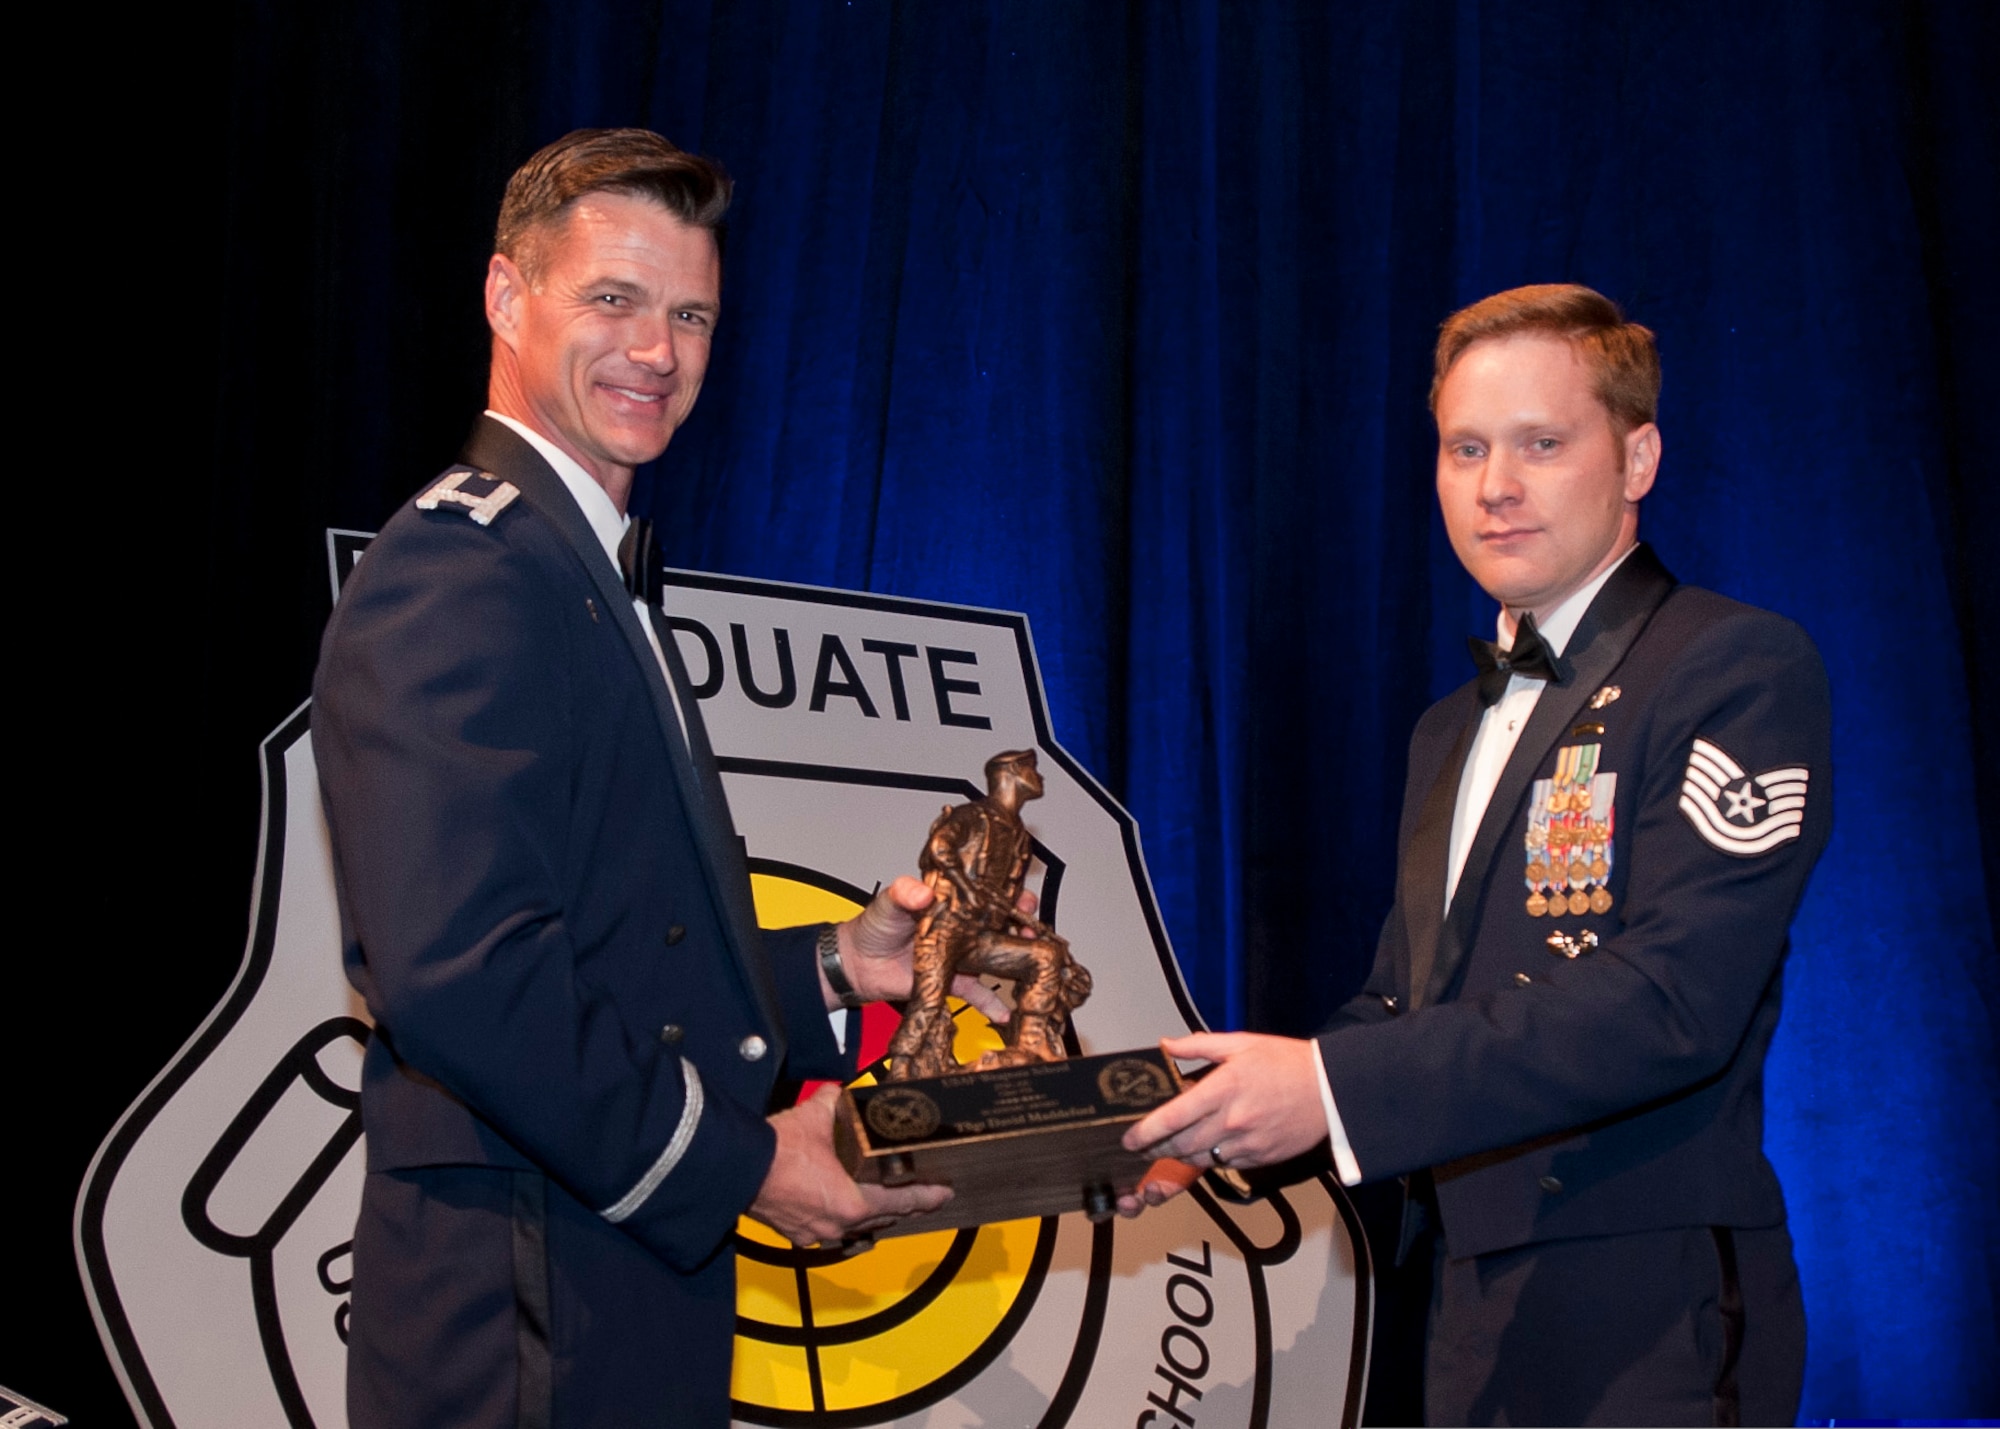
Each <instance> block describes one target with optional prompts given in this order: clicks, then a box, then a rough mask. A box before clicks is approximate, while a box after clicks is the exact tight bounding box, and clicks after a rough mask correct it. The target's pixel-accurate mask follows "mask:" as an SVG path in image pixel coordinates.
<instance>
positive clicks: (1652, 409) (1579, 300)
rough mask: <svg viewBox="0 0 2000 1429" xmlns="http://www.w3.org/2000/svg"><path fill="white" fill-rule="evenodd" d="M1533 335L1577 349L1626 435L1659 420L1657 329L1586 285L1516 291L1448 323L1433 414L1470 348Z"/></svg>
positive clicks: (1481, 303)
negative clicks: (1455, 366) (1628, 315)
mask: <svg viewBox="0 0 2000 1429" xmlns="http://www.w3.org/2000/svg"><path fill="white" fill-rule="evenodd" d="M1528 333H1535V334H1545V335H1547V336H1549V337H1559V338H1561V339H1563V340H1564V341H1565V342H1567V343H1569V344H1570V346H1572V347H1573V348H1575V349H1576V353H1577V356H1578V357H1580V358H1581V359H1582V360H1583V363H1584V365H1585V366H1586V367H1588V368H1589V369H1590V373H1591V378H1592V384H1591V385H1592V389H1593V390H1594V391H1595V392H1596V394H1597V400H1598V401H1600V402H1602V403H1603V404H1604V409H1605V410H1606V411H1607V412H1609V413H1610V414H1611V422H1612V425H1613V426H1614V427H1616V428H1617V430H1618V434H1619V435H1620V436H1623V435H1624V434H1625V433H1627V432H1629V431H1631V430H1632V429H1633V428H1634V427H1643V426H1645V425H1646V424H1647V423H1648V422H1651V421H1653V420H1654V419H1655V418H1656V416H1657V415H1658V413H1659V409H1660V352H1659V349H1658V348H1657V347H1655V346H1654V345H1653V331H1652V329H1651V328H1647V327H1642V326H1641V325H1640V324H1638V323H1632V322H1627V321H1625V314H1624V313H1623V312H1621V311H1619V308H1618V304H1616V303H1614V302H1612V301H1611V299H1609V298H1607V297H1605V296H1604V295H1603V294H1602V293H1600V292H1597V291H1596V290H1595V289H1592V288H1586V287H1584V286H1583V285H1582V284H1581V283H1535V284H1532V285H1530V286H1528V287H1525V288H1509V289H1508V290H1507V291H1506V292H1504V293H1495V294H1494V295H1493V296H1492V297H1490V298H1481V299H1480V300H1479V301H1478V302H1476V303H1474V304H1472V306H1470V307H1466V308H1460V309H1459V310H1458V311H1457V312H1455V313H1453V314H1452V315H1451V316H1450V317H1448V318H1446V319H1445V320H1444V326H1443V328H1442V329H1441V330H1440V331H1439V333H1438V343H1437V358H1436V363H1435V366H1434V368H1433V372H1432V377H1431V415H1432V416H1436V415H1437V403H1438V390H1439V389H1440V388H1441V387H1443V386H1444V379H1445V377H1446V375H1447V374H1448V373H1450V371H1451V369H1452V365H1453V364H1454V363H1456V362H1457V361H1458V359H1459V358H1461V357H1463V356H1465V350H1466V349H1467V348H1469V347H1471V346H1472V345H1473V344H1474V343H1475V342H1488V341H1493V340H1497V339H1501V338H1509V337H1520V336H1522V335H1523V334H1528Z"/></svg>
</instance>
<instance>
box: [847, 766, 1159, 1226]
mask: <svg viewBox="0 0 2000 1429" xmlns="http://www.w3.org/2000/svg"><path fill="white" fill-rule="evenodd" d="M986 783H987V794H986V797H985V798H983V799H975V800H973V801H972V802H970V803H967V804H960V805H958V806H957V807H956V808H947V809H945V811H944V812H943V813H941V814H939V815H938V817H937V820H936V822H934V823H933V824H932V825H931V831H930V835H929V837H928V838H927V839H926V840H925V842H924V851H923V853H922V855H921V856H920V857H919V858H918V860H917V866H918V869H919V871H920V872H921V873H922V874H923V876H924V881H925V882H926V883H927V884H929V885H930V888H931V891H932V893H933V894H934V895H935V901H934V902H933V903H932V904H931V906H930V908H929V909H928V910H926V912H925V913H924V916H923V917H922V919H920V920H919V922H918V924H917V935H916V948H915V954H914V958H913V968H912V987H911V993H910V1002H909V1006H908V1008H907V1009H906V1010H905V1011H904V1013H903V1024H902V1026H901V1027H900V1028H898V1029H897V1032H896V1036H895V1038H894V1039H893V1040H892V1041H891V1042H890V1044H889V1055H890V1058H891V1064H890V1069H889V1080H888V1081H887V1082H885V1083H883V1084H882V1085H879V1086H874V1087H850V1088H849V1089H848V1090H847V1091H846V1092H845V1093H843V1094H842V1096H841V1098H840V1105H839V1109H838V1111H837V1112H836V1114H835V1118H834V1150H835V1152H836V1153H837V1154H838V1155H839V1157H840V1160H841V1163H842V1165H844V1166H845V1167H846V1168H847V1171H848V1174H850V1175H852V1176H853V1177H854V1178H855V1179H856V1180H857V1181H863V1182H873V1183H879V1184H881V1185H888V1186H896V1185H903V1184H907V1183H909V1182H912V1181H927V1182H933V1183H936V1184H941V1185H948V1186H950V1187H951V1188H952V1192H953V1195H952V1199H951V1200H950V1201H949V1202H948V1203H947V1204H946V1205H945V1206H944V1207H943V1208H941V1209H940V1210H937V1211H935V1212H932V1213H931V1214H929V1215H924V1216H911V1217H909V1218H907V1219H905V1220H903V1221H901V1222H899V1223H897V1225H896V1226H895V1227H894V1228H893V1229H892V1230H891V1231H889V1232H887V1234H890V1235H910V1234H915V1233H917V1232H920V1231H931V1230H945V1229H950V1228H954V1227H958V1226H971V1225H983V1224H986V1223H988V1222H991V1221H1002V1220H1015V1219H1018V1218H1021V1217H1025V1216H1045V1215H1055V1214H1060V1213H1062V1212H1065V1211H1075V1210H1082V1211H1085V1212H1087V1213H1088V1214H1089V1215H1090V1217H1091V1219H1093V1220H1102V1219H1104V1218H1106V1217H1108V1216H1110V1215H1111V1214H1112V1213H1113V1208H1114V1206H1115V1204H1116V1201H1117V1198H1118V1197H1119V1196H1121V1195H1124V1194H1126V1193H1127V1192H1130V1191H1131V1190H1133V1189H1134V1188H1135V1187H1137V1186H1138V1184H1139V1182H1140V1179H1141V1178H1142V1177H1143V1176H1144V1174H1145V1172H1146V1168H1147V1167H1148V1166H1149V1165H1150V1164H1151V1161H1150V1160H1149V1159H1148V1158H1146V1157H1143V1156H1138V1155H1134V1154H1133V1153H1131V1152H1129V1151H1126V1150H1125V1149H1124V1148H1123V1147H1122V1146H1120V1145H1119V1138H1120V1137H1121V1136H1123V1135H1124V1132H1125V1128H1126V1127H1127V1126H1129V1125H1130V1124H1131V1123H1132V1122H1134V1121H1137V1120H1138V1119H1139V1118H1140V1117H1142V1116H1144V1115H1145V1114H1146V1113H1147V1112H1148V1111H1150V1110H1151V1109H1152V1108H1154V1107H1156V1106H1158V1105H1160V1104H1161V1103H1162V1102H1165V1101H1169V1100H1171V1099H1172V1098H1173V1097H1174V1096H1175V1095H1177V1094H1178V1093H1179V1091H1180V1089H1181V1077H1180V1073H1179V1071H1178V1070H1177V1069H1176V1068H1175V1067H1174V1064H1173V1063H1172V1062H1171V1061H1170V1060H1168V1058H1167V1057H1166V1056H1165V1054H1164V1053H1162V1052H1161V1051H1160V1050H1159V1049H1158V1048H1147V1049H1144V1050H1141V1051H1133V1052H1112V1053H1106V1054H1101V1055H1097V1056H1091V1057H1078V1058H1074V1059H1067V1058H1066V1053H1065V1049H1064V1046H1063V1038H1064V1033H1065V1031H1066V1030H1067V1028H1068V1026H1069V1016H1070V1013H1071V1012H1072V1011H1074V1010H1075V1009H1076V1008H1077V1007H1078V1006H1079V1005H1080V1004H1081V1003H1082V1002H1083V1001H1084V999H1085V998H1087V997H1089V996H1090V974H1089V972H1088V971H1086V970H1085V968H1084V967H1083V965H1082V964H1081V963H1078V962H1077V961H1076V960H1075V959H1074V958H1072V957H1071V956H1070V951H1069V944H1068V942H1067V941H1065V940H1064V939H1063V938H1062V936H1061V935H1059V934H1058V933H1057V932H1056V931H1055V930H1054V929H1053V928H1051V927H1049V926H1048V925H1047V924H1046V923H1044V922H1042V921H1041V920H1040V919H1038V918H1036V917H1035V916H1033V915H1032V914H1029V913H1024V912H1022V911H1021V908H1020V901H1019V900H1020V897H1021V888H1022V882H1023V880H1024V879H1025V877H1026V876H1027V872H1028V862H1029V860H1030V858H1031V857H1032V856H1033V843H1032V841H1031V840H1030V838H1029V836H1028V830H1027V826H1026V825H1025V824H1023V823H1022V822H1021V812H1020V811H1021V805H1022V804H1023V803H1025V802H1026V801H1028V800H1029V799H1035V798H1039V797H1040V796H1041V793H1042V776H1041V772H1040V770H1038V769H1037V768H1036V766H1035V753H1034V751H1033V750H1012V751H1008V752H1006V753H1003V754H997V755H995V756H994V757H993V758H992V759H990V760H988V761H987V764H986ZM960 973H968V974H974V975H977V974H989V975H993V976H997V977H1003V978H1009V979H1011V980H1013V982H1014V984H1015V987H1016V993H1015V1003H1014V1012H1013V1016H1012V1018H1011V1019H1010V1020H1009V1022H1008V1023H1007V1025H1006V1028H1005V1038H1006V1046H1005V1047H1003V1048H1002V1049H1000V1050H999V1051H995V1052H988V1053H986V1054H985V1055H984V1056H982V1057H980V1058H979V1060H978V1061H976V1062H973V1063H970V1064H967V1065H964V1066H961V1065H959V1063H958V1061H957V1059H956V1058H955V1057H954V1056H953V1055H952V1036H953V1033H954V1030H955V1027H954V1023H953V1021H952V1017H951V1012H950V1009H949V1008H948V1007H947V1006H946V1003H945V994H946V993H947V992H948V991H949V990H950V988H951V985H952V980H953V979H954V978H955V977H957V976H958V975H959V974H960Z"/></svg>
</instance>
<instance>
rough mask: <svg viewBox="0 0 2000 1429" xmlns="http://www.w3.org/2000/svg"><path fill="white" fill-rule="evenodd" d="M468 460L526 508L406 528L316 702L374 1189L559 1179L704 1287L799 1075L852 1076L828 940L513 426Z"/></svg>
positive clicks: (397, 533) (558, 488) (581, 526)
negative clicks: (436, 1180) (792, 911)
mask: <svg viewBox="0 0 2000 1429" xmlns="http://www.w3.org/2000/svg"><path fill="white" fill-rule="evenodd" d="M465 462H466V465H467V466H468V467H470V468H473V469H476V470H483V471H485V472H488V473H491V474H492V475H493V476H495V477H497V478H499V479H500V480H502V481H505V482H508V483H511V484H512V485H513V486H514V487H516V488H517V489H518V491H519V493H520V494H519V496H518V498H517V499H515V500H513V501H512V502H511V504H509V505H507V506H506V507H505V508H504V509H502V510H499V511H498V512H497V513H496V514H493V516H492V519H491V521H490V524H484V525H482V524H480V523H478V522H477V521H475V520H473V519H472V517H471V515H470V514H469V513H468V512H467V511H466V510H465V509H463V508H459V507H454V506H452V505H450V504H448V503H447V504H441V505H440V506H439V507H438V509H436V510H431V511H423V510H419V509H417V507H416V506H415V505H408V506H405V507H403V508H402V509H401V510H400V511H398V512H397V513H396V515H395V516H394V518H393V519H391V520H390V521H389V523H388V524H387V526H386V527H385V528H384V529H383V531H382V533H381V534H380V536H378V537H377V538H376V540H375V541H374V543H373V544H372V545H371V546H370V548H369V549H368V551H367V553H366V555H365V556H364V557H363V558H362V560H361V562H360V564H359V566H358V567H357V568H356V570H355V571H354V574H353V575H352V577H351V578H350V579H349V581H348V582H347V585H346V588H345V590H344V591H343V592H342V594H341V598H340V602H339V605H338V608H337V609H336V610H335V612H334V616H333V620H332V623H331V624H330V625H329V627H328V629H327V634H326V640H325V644H324V648H323V653H322V658H321V664H320V670H319V675H318V678H317V680H316V682H315V687H314V697H315V708H314V713H313V744H314V752H315V755H316V757H317V759H318V762H319V769H320V775H321V783H322V788H323V791H324V797H325V803H326V814H327V824H328V828H329V830H330V832H331V835H332V841H333V851H334V861H335V866H336V871H337V876H338V881H339V891H340V902H341V910H342V916H343V921H344V925H345V926H344V933H345V939H346V961H347V970H348V975H349V977H350V978H351V980H352V981H353V983H354V985H355V987H356V988H358V989H359V990H360V992H361V994H362V995H363V997H364V998H366V1000H367V1003H368V1008H369V1011H370V1012H371V1013H372V1014H373V1016H374V1018H375V1020H376V1035H375V1037H374V1038H373V1040H372V1041H371V1043H370V1045H369V1048H368V1052H367V1059H366V1065H365V1072H364V1082H363V1089H362V1115H363V1122H364V1127H365V1130H366V1135H367V1143H368V1165H369V1169H370V1170H372V1171H385V1170H397V1169H405V1168H413V1167H430V1166H447V1165H473V1166H494V1167H513V1168H535V1169H539V1170H541V1171H543V1172H545V1173H546V1174H547V1175H548V1176H549V1177H551V1178H552V1179H554V1180H555V1181H557V1182H559V1183H560V1184H561V1185H562V1186H563V1187H564V1188H565V1189H567V1190H568V1191H569V1192H570V1194H571V1195H573V1196H575V1197H576V1198H577V1199H578V1200H579V1201H581V1202H582V1203H583V1204H584V1205H586V1206H588V1207H592V1208H594V1209H598V1210H601V1211H611V1212H612V1213H613V1218H614V1219H616V1220H617V1221H618V1223H619V1224H621V1225H622V1226H623V1228H624V1229H625V1230H626V1231H628V1232H629V1233H630V1234H631V1235H633V1236H634V1237H636V1238H637V1239H638V1241H639V1242H640V1243H641V1244H643V1245H644V1246H645V1247H647V1248H648V1249H649V1250H650V1251H652V1252H653V1253H654V1254H656V1255H657V1256H658V1257H659V1258H660V1259H661V1260H663V1261H665V1262H666V1263H668V1264H669V1265H671V1266H674V1267H676V1268H678V1269H681V1270H692V1269H693V1268H695V1267H697V1266H699V1265H701V1264H702V1263H703V1262H706V1261H709V1260H711V1259H712V1258H713V1257H714V1255H715V1252H716V1251H717V1249H718V1248H719V1247H721V1246H722V1245H724V1244H725V1243H726V1241H727V1239H728V1236H729V1233H730V1231H731V1229H732V1227H733V1226H734V1224H735V1220H736V1217H737V1215H738V1214H739V1213H740V1212H742V1211H743V1210H744V1209H745V1208H746V1207H747V1206H748V1205H749V1203H750V1202H751V1200H752V1199H753V1197H754V1196H755V1195H756V1192H757V1189H758V1187H759V1185H760V1184H761V1182H762V1180H763V1177H764V1175H765V1172H766V1171H767V1169H768V1168H769V1165H770V1160H771V1156H772V1151H773V1136H772V1133H771V1131H770V1129H769V1127H768V1125H767V1124H766V1122H765V1120H764V1118H765V1114H766V1112H767V1110H768V1105H767V1104H768V1103H769V1101H770V1098H771V1095H772V1089H773V1085H774V1081H775V1079H776V1078H777V1077H778V1075H779V1073H780V1068H781V1066H782V1067H783V1069H784V1072H785V1074H787V1075H790V1076H795V1077H807V1076H837V1075H839V1074H840V1072H841V1059H840V1055H839V1052H838V1049H837V1046H836V1044H835V1042H834V1039H833V1036H832V1033H831V1030H830V1028H829V1024H828V1021H827V1017H826V1012H825V1008H824V1006H823V1004H822V1003H821V1000H820V996H821V995H820V991H819V985H818V979H817V976H816V973H815V971H814V965H813V961H812V953H811V937H812V933H811V930H803V931H802V932H799V933H788V934H773V935H769V936H768V937H767V938H762V937H760V935H759V933H758V931H757V929H756V927H755V923H754V917H753V914H752V910H751V906H750V895H749V884H748V880H747V877H746V875H745V872H744V866H743V855H742V849H741V845H740V843H739V842H738V840H737V839H736V838H735V836H734V834H733V832H732V831H731V829H730V827H729V825H728V823H727V814H726V811H725V810H720V809H710V808H708V807H707V805H706V804H703V803H702V802H701V800H700V799H699V798H698V796H691V794H690V790H689V789H687V788H685V787H683V786H684V784H688V783H698V781H696V780H694V779H692V778H691V777H690V773H689V766H688V764H687V763H686V759H685V755H684V753H682V752H680V750H677V749H676V746H675V744H673V743H671V742H670V741H678V740H679V739H680V735H679V733H678V731H677V728H676V726H675V722H674V720H675V717H674V713H673V710H672V707H671V705H670V703H669V695H668V691H667V687H666V684H665V681H664V680H663V678H662V675H661V672H660V668H659V664H658V661H657V660H656V658H655V657H654V655H653V653H652V650H651V648H650V647H649V645H648V644H647V642H646V639H645V635H644V632H643V631H642V629H641V627H640V624H639V620H638V618H637V616H636V614H635V612H634V609H633V606H632V602H631V599H630V597H629V596H628V595H627V594H626V593H625V590H624V588H623V585H622V583H621V581H620V578H619V576H618V573H617V571H616V570H615V569H614V568H613V566H612V564H611V562H610V561H609V560H608V559H607V558H606V556H605V553H604V550H603V548H602V546H601V545H600V544H599V543H598V541H597V539H596V538H595V536H594V535H593V534H592V533H591V530H590V528H589V525H588V524H587V522H586V521H585V520H584V517H583V514H582V512H581V511H580V510H579V509H578V508H577V506H576V504H575V502H574V501H573V500H572V499H571V497H570V496H569V493H568V491H567V490H566V489H565V488H564V486H563V485H562V482H561V480H560V479H559V478H558V477H557V476H556V475H555V473H554V472H553V471H551V470H550V469H549V468H548V466H547V465H546V464H545V463H544V462H543V461H542V459H541V457H540V456H539V455H538V454H537V453H536V452H535V451H534V450H533V448H532V447H530V446H529V445H528V444H527V443H526V442H524V441H522V440H521V439H520V438H519V437H518V436H517V435H515V434H514V433H513V432H511V431H509V430H508V429H506V428H505V427H503V426H501V425H500V424H498V423H495V422H491V421H482V422H481V424H480V426H479V427H478V428H477V429H476V430H475V432H474V435H473V439H472V442H471V443H470V445H469V446H468V449H467V451H466V454H465ZM469 489H470V490H473V491H476V492H477V491H488V490H490V489H492V488H491V483H490V482H487V481H484V480H480V479H476V478H475V479H473V480H472V481H471V482H470V483H469ZM697 717H698V715H697ZM684 748H685V746H681V747H680V749H681V750H684ZM712 783H713V781H712V777H711V784H712ZM704 810H706V812H704ZM767 944H768V947H767V946H766V945H767ZM752 1038H755V1039H761V1042H762V1045H763V1047H764V1048H765V1049H766V1050H765V1052H764V1054H763V1055H761V1056H757V1057H755V1058H754V1059H753V1058H752V1057H750V1056H747V1055H746V1047H747V1049H749V1050H754V1049H755V1048H756V1046H757V1043H756V1042H748V1043H747V1044H746V1039H752ZM788 1048H789V1052H790V1055H789V1059H788V1057H787V1049H788ZM662 1166H666V1167H667V1168H668V1169H667V1170H666V1171H665V1173H664V1174H659V1173H660V1168H661V1167H662Z"/></svg>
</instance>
